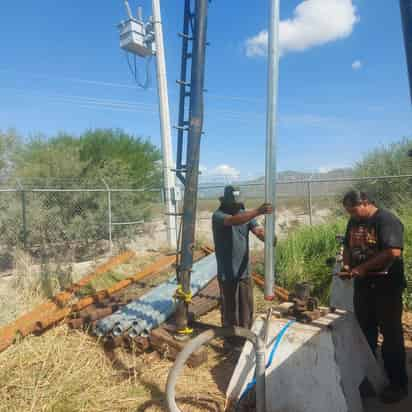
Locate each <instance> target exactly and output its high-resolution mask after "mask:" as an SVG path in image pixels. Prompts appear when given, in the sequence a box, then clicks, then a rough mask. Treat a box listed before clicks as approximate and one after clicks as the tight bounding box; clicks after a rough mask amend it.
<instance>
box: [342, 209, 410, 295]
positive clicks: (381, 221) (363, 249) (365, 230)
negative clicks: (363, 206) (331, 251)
mask: <svg viewBox="0 0 412 412" xmlns="http://www.w3.org/2000/svg"><path fill="white" fill-rule="evenodd" d="M403 232H404V230H403V225H402V223H401V221H400V220H399V219H398V218H397V217H396V216H395V215H393V214H392V213H390V212H388V211H387V210H384V209H378V211H377V212H376V213H375V214H374V215H373V216H372V217H370V218H369V219H367V220H362V221H358V220H355V219H353V218H352V219H350V220H349V222H348V226H347V229H346V236H345V246H346V247H347V248H348V250H349V255H350V266H351V267H352V268H354V267H356V266H358V265H360V264H361V263H363V262H365V261H367V260H369V259H370V258H372V257H374V256H375V255H376V254H377V253H379V252H380V251H382V250H384V249H402V250H403ZM386 270H387V271H388V274H387V275H384V276H366V277H363V278H360V279H356V280H355V285H356V286H358V287H362V286H369V285H370V284H372V283H373V284H375V285H376V286H380V287H382V288H388V289H390V290H393V289H399V288H405V287H406V280H405V275H404V269H403V259H402V257H401V258H397V259H395V260H394V261H393V262H392V264H391V265H390V266H389V267H386V268H382V271H386Z"/></svg>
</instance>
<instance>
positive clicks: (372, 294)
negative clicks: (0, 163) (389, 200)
mask: <svg viewBox="0 0 412 412" xmlns="http://www.w3.org/2000/svg"><path fill="white" fill-rule="evenodd" d="M343 206H344V207H345V209H346V211H347V212H348V213H349V214H350V216H351V218H350V220H349V222H348V225H347V230H346V237H345V249H344V265H345V270H346V271H348V272H349V273H350V275H351V276H352V277H353V278H354V285H355V292H354V307H355V314H356V317H357V319H358V321H359V324H360V327H361V329H362V331H363V333H364V334H365V336H366V339H367V340H368V343H369V345H370V347H371V349H372V351H373V353H374V354H376V349H377V344H378V332H379V331H380V332H381V333H382V335H383V344H382V357H383V361H384V366H385V371H386V373H387V375H388V378H389V382H390V385H389V386H388V387H387V388H385V390H384V391H383V393H382V396H381V399H382V401H383V402H385V403H393V402H398V401H400V400H401V399H403V398H405V397H406V396H407V393H408V377H407V372H406V359H405V347H404V338H403V330H402V310H403V304H402V293H403V290H404V288H405V286H406V281H405V276H404V269H403V259H402V253H403V225H402V223H401V222H400V220H399V219H398V218H397V217H396V216H394V215H393V214H392V213H390V212H388V211H387V210H384V209H378V208H377V207H376V205H375V204H374V203H373V201H371V199H370V198H369V197H368V195H367V194H366V193H363V192H358V191H355V190H353V191H350V192H348V193H347V194H346V195H345V196H344V199H343Z"/></svg>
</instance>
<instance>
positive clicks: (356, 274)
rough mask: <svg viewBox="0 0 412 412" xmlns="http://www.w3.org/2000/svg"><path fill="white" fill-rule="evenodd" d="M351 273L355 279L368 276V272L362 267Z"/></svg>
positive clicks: (354, 269)
mask: <svg viewBox="0 0 412 412" xmlns="http://www.w3.org/2000/svg"><path fill="white" fill-rule="evenodd" d="M350 273H351V275H352V277H354V278H361V277H363V276H365V275H366V271H365V269H364V268H363V266H362V265H360V266H357V267H356V268H353V269H352V270H351V272H350Z"/></svg>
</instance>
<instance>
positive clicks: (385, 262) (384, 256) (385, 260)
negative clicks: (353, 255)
mask: <svg viewBox="0 0 412 412" xmlns="http://www.w3.org/2000/svg"><path fill="white" fill-rule="evenodd" d="M401 256H402V250H401V249H395V248H391V249H385V250H382V251H381V252H379V253H378V254H377V255H375V256H374V257H373V258H371V259H369V260H368V261H366V262H365V263H362V264H361V265H359V266H357V267H355V268H353V269H352V270H351V274H352V276H356V277H362V276H367V275H368V273H370V272H377V271H381V270H384V269H385V268H387V267H388V266H390V264H391V263H392V262H393V261H394V260H395V259H397V258H399V257H401Z"/></svg>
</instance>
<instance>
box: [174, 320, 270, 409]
mask: <svg viewBox="0 0 412 412" xmlns="http://www.w3.org/2000/svg"><path fill="white" fill-rule="evenodd" d="M232 336H239V337H242V338H245V339H247V340H248V341H249V342H251V343H252V344H253V346H254V347H255V353H256V412H265V397H266V393H265V344H264V341H263V340H262V339H261V338H260V337H259V336H257V335H255V334H254V333H253V332H252V331H250V330H249V329H244V328H239V327H230V328H219V327H217V328H213V329H210V330H207V331H206V332H203V333H201V334H200V335H199V336H197V337H196V338H194V339H192V340H191V341H189V342H188V343H187V345H186V346H185V347H184V349H183V350H182V351H181V352H180V353H179V355H178V356H177V358H176V360H175V363H174V364H173V366H172V369H171V370H170V372H169V376H168V377H167V384H166V401H167V408H168V410H169V412H181V411H180V409H179V408H178V406H177V404H176V399H175V398H176V391H175V387H176V381H177V378H178V376H179V374H180V372H181V371H182V369H183V367H184V365H185V363H186V361H187V360H188V359H189V357H190V355H191V354H192V353H193V352H195V351H196V350H197V349H199V348H200V347H201V346H202V345H204V344H206V343H208V342H210V341H211V340H213V339H215V338H228V337H232Z"/></svg>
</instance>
